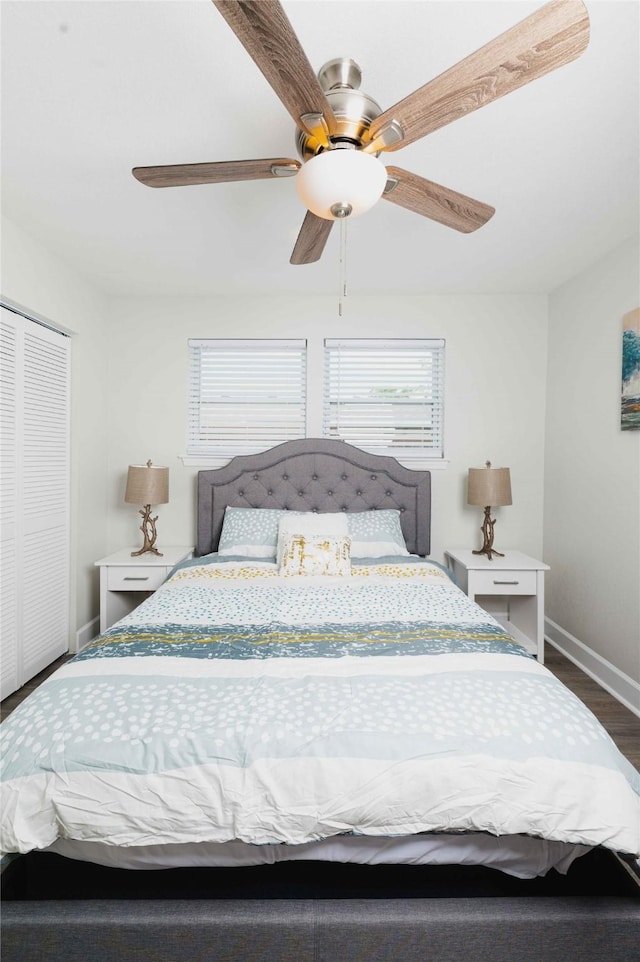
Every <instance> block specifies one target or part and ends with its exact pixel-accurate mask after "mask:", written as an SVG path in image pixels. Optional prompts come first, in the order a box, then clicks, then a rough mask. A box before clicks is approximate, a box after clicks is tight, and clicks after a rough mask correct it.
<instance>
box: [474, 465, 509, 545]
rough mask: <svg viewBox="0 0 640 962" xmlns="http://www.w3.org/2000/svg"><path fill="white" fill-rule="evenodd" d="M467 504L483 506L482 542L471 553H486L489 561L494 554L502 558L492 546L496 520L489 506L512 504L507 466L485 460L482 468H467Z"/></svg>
mask: <svg viewBox="0 0 640 962" xmlns="http://www.w3.org/2000/svg"><path fill="white" fill-rule="evenodd" d="M467 504H476V505H479V506H480V507H482V508H484V522H483V524H482V527H481V529H480V530H481V531H482V534H483V538H484V544H483V545H482V547H481V548H479V549H478V550H477V551H474V552H473V553H474V554H486V556H487V558H488V559H489V561H491V560H492V557H493V555H494V554H495V555H498V557H500V558H504V554H503V553H502V552H500V551H496V550H495V548H494V547H493V528H494V525H495V523H496V522H495V519H493V518H492V517H491V508H492V507H499V506H501V505H505V504H512V501H511V476H510V474H509V468H492V467H491V461H487V462H486V465H485V467H484V468H469V483H468V487H467Z"/></svg>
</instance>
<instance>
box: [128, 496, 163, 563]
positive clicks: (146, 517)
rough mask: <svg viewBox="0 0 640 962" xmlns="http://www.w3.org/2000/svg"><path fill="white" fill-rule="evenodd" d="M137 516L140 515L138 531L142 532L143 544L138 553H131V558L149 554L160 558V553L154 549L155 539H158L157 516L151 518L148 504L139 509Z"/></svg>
mask: <svg viewBox="0 0 640 962" xmlns="http://www.w3.org/2000/svg"><path fill="white" fill-rule="evenodd" d="M138 514H141V515H142V524H141V525H140V530H141V531H142V535H143V537H144V543H143V545H142V547H141V548H140V550H139V551H132V552H131V557H132V558H135V557H137V556H138V555H141V554H148V553H149V554H156V555H158V557H160V558H161V557H162V552H161V551H158V549H157V548H155V547H154V545H155V543H156V538H157V537H158V532H157V531H156V521H157V520H158V516H157V515H156V516H155V518H152V517H151V505H150V504H145V506H144V508H140V511H139V512H138Z"/></svg>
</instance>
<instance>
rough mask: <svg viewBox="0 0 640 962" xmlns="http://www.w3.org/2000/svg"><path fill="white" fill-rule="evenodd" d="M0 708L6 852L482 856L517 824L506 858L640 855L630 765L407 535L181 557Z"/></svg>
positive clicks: (505, 843)
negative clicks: (267, 555)
mask: <svg viewBox="0 0 640 962" xmlns="http://www.w3.org/2000/svg"><path fill="white" fill-rule="evenodd" d="M2 727H3V739H2V778H3V784H2V849H3V852H8V853H13V852H28V851H32V850H34V849H47V848H49V847H50V846H54V850H59V851H62V852H64V851H65V846H67V851H66V854H71V855H72V856H73V857H80V858H84V857H87V853H88V852H90V851H91V848H92V847H93V850H94V852H96V853H97V852H98V851H102V852H107V851H108V852H109V853H110V855H109V857H111V855H113V857H114V858H117V857H118V855H117V854H116V853H118V852H121V853H124V859H125V861H124V862H123V863H122V864H129V865H133V864H135V862H136V855H141V854H142V853H143V852H145V851H146V852H147V854H149V853H151V856H153V855H156V856H158V857H159V858H160V859H162V858H163V857H165V856H163V854H162V853H163V852H164V853H165V855H166V857H167V859H168V863H167V864H176V862H175V859H176V858H178V859H180V858H181V857H182V856H183V855H184V853H188V852H190V851H192V852H193V851H196V850H198V849H197V847H198V846H202V848H200V849H199V851H200V852H201V853H204V852H206V848H207V846H208V847H209V851H210V852H211V853H213V855H212V856H211V857H212V858H216V857H220V854H221V852H222V851H227V852H229V853H231V851H232V850H235V853H236V857H237V858H240V859H246V858H247V857H251V853H253V857H254V858H258V860H261V861H264V860H269V859H272V860H275V859H276V858H280V857H294V858H296V857H304V847H305V846H306V847H311V848H312V849H313V846H325V851H326V852H327V853H330V852H331V849H332V847H333V850H334V857H337V858H338V859H339V860H348V858H347V856H346V855H345V853H347V852H350V853H352V854H351V855H349V858H351V857H353V858H354V859H356V860H357V858H358V857H362V858H365V859H366V858H374V857H378V856H374V855H373V854H372V852H374V851H375V849H373V848H370V849H367V846H369V845H371V844H372V843H374V842H377V843H378V848H377V851H378V853H384V851H385V850H386V851H387V853H390V852H392V850H393V848H394V846H396V847H397V851H398V853H399V852H400V850H401V849H403V846H404V850H405V852H411V846H412V845H416V846H417V847H416V848H414V849H413V854H410V855H409V856H408V857H409V858H412V857H414V858H415V857H417V858H421V857H426V858H429V857H431V856H430V855H429V854H428V853H427V854H426V855H425V854H424V852H427V850H428V849H429V847H430V848H431V851H432V852H435V851H436V850H437V849H438V848H440V850H441V851H442V852H445V853H446V854H445V856H444V857H445V859H459V860H462V861H464V859H466V858H470V859H472V860H473V859H474V858H476V859H478V860H479V864H489V863H490V856H489V855H488V852H489V850H490V849H492V850H493V851H494V853H500V852H502V853H503V854H504V853H505V852H507V851H509V844H510V840H525V841H524V844H523V846H522V847H524V848H526V847H527V846H529V851H528V854H527V855H526V856H523V861H522V864H521V865H517V864H516V863H517V854H516V855H513V853H511V852H510V853H509V856H508V858H507V859H503V863H504V864H503V866H502V867H503V868H505V866H506V865H507V863H509V867H508V868H506V869H505V870H508V871H512V872H513V874H521V875H522V874H524V875H527V874H529V875H531V874H540V873H544V872H545V871H548V868H549V867H550V865H554V866H555V867H557V868H558V869H559V870H560V871H563V870H566V867H567V866H568V864H570V862H571V860H572V859H573V858H575V857H576V856H577V855H579V854H580V853H581V852H583V851H587V850H588V849H590V848H591V847H594V846H604V847H605V848H609V849H611V850H613V851H616V852H621V853H626V854H629V855H633V856H636V857H637V856H638V855H639V854H640V777H639V776H638V773H637V772H636V771H635V769H633V767H632V766H631V765H630V764H629V762H628V761H627V760H626V759H625V758H624V757H623V756H622V755H621V754H620V752H619V751H618V749H617V748H616V746H615V745H614V743H613V742H612V741H611V739H610V738H609V736H608V735H607V733H606V732H605V731H604V729H603V728H602V726H601V725H600V724H599V723H598V721H597V720H596V719H595V717H594V716H593V715H592V714H591V713H590V712H589V711H588V709H587V708H586V707H585V706H584V705H583V704H582V703H581V702H580V701H579V700H578V699H577V698H575V697H574V696H573V695H572V694H571V693H570V692H569V691H568V690H567V689H566V688H565V687H564V686H563V685H562V684H561V683H560V682H559V681H557V679H555V678H554V677H553V675H551V673H550V672H548V671H547V669H545V668H544V666H542V665H539V664H538V663H537V662H536V661H535V659H533V658H532V657H531V656H530V655H529V654H528V653H527V652H526V650H525V649H524V648H522V647H520V646H519V645H518V644H516V643H515V642H514V641H513V639H511V638H510V636H509V635H508V634H507V633H506V631H505V630H504V629H503V628H502V627H501V626H500V625H498V624H497V622H495V621H494V620H493V619H492V618H491V617H490V616H488V615H487V613H486V612H484V611H483V610H482V609H480V608H479V607H478V606H477V605H475V603H474V602H472V601H470V599H468V598H467V597H466V596H465V595H464V594H463V593H462V592H461V591H460V590H459V589H458V588H456V586H455V585H453V584H452V582H451V580H450V579H449V578H448V577H447V575H446V573H444V572H443V570H442V569H441V568H439V567H438V566H435V565H432V564H430V563H428V562H425V561H423V560H420V559H417V558H409V559H403V563H399V562H398V561H396V562H394V563H369V564H364V565H354V566H353V568H352V573H351V575H350V576H349V577H338V576H336V577H332V576H322V577H315V576H307V577H297V578H283V577H282V576H281V575H280V574H279V572H278V568H277V566H276V564H273V563H270V562H263V561H255V560H238V559H234V558H232V559H224V560H223V559H221V558H219V557H218V556H217V555H212V556H209V557H207V558H204V559H198V560H197V561H196V562H195V563H189V564H185V565H183V566H181V567H179V568H178V569H177V570H176V571H175V572H174V573H173V574H172V576H171V577H170V578H169V580H168V581H167V582H166V583H165V584H164V585H163V586H162V587H161V588H160V589H159V590H158V591H157V592H156V593H155V594H154V595H153V596H152V597H151V598H149V599H148V600H147V601H145V602H144V603H143V604H142V605H141V606H140V607H139V608H138V609H136V610H135V611H134V612H132V613H131V614H130V615H129V616H127V617H126V618H124V619H123V620H122V621H121V622H119V623H118V624H117V625H115V626H113V627H112V628H111V629H109V631H107V632H106V633H105V634H103V635H101V636H100V637H99V638H98V639H97V640H96V641H95V642H93V643H92V644H91V645H89V646H88V647H87V648H86V649H84V650H83V651H82V652H81V654H80V655H78V656H76V658H74V659H73V660H72V661H71V662H70V663H68V664H67V665H66V666H65V667H63V668H62V669H60V670H59V671H58V672H56V673H55V674H54V675H52V676H51V677H50V678H49V679H48V680H47V681H46V682H45V683H44V684H43V685H42V686H41V687H40V688H39V689H38V690H37V691H36V692H35V693H34V694H33V695H32V696H30V697H29V698H28V699H27V700H26V701H25V702H24V703H23V704H22V705H21V706H20V707H19V708H18V709H16V711H15V712H13V713H12V715H10V716H9V718H8V719H7V721H6V722H5V723H3V726H2ZM458 840H460V849H459V853H458V854H453V853H454V850H455V848H456V844H457V843H458ZM485 840H487V841H485ZM83 845H84V846H85V849H84V853H85V854H82V853H81V848H82V846H83ZM55 846H60V848H59V849H56V848H55ZM78 846H80V848H78ZM225 846H226V849H225V848H224V847H225ZM420 846H422V852H423V854H421V855H417V854H416V853H417V852H418V851H419V850H420ZM514 847H515V848H516V849H517V847H518V846H517V843H515V845H514ZM319 850H321V849H318V848H316V854H314V855H313V858H317V857H319V856H318V855H317V851H319ZM543 850H546V852H547V853H550V852H552V853H553V855H552V856H551V857H550V858H547V857H546V856H545V857H543V856H542V854H541V853H542V852H543ZM74 852H75V854H74ZM258 852H260V854H259V855H258V854H257V853H258ZM276 852H277V853H278V854H277V855H276V854H275V853H276ZM358 852H359V853H360V854H359V855H358V854H357V853H358ZM474 852H475V854H474ZM532 852H535V854H534V855H533V858H531V853H532ZM265 853H266V854H265ZM145 857H146V856H145ZM189 857H191V856H189ZM197 857H199V856H197ZM204 857H206V856H204ZM320 857H323V856H320ZM327 857H331V856H330V855H329V854H327ZM379 857H380V858H384V855H383V854H379ZM397 857H398V858H400V855H399V854H398V855H397ZM434 857H436V856H434ZM390 858H391V860H393V855H391V856H390ZM527 858H528V859H529V863H528V864H527ZM96 860H97V861H99V859H98V858H96ZM487 860H489V862H488V861H487ZM499 863H500V858H499V857H497V855H496V858H495V864H496V867H498V868H500V867H501V866H500V864H499ZM109 864H113V863H109ZM155 864H156V865H159V864H162V862H161V861H160V862H156V863H155ZM214 864H219V863H218V862H215V861H214ZM254 864H255V863H254ZM146 867H149V862H147V864H146Z"/></svg>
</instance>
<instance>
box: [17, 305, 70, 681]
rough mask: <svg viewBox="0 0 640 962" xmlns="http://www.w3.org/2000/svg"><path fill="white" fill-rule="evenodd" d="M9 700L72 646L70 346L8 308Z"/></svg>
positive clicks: (56, 333) (44, 328)
mask: <svg viewBox="0 0 640 962" xmlns="http://www.w3.org/2000/svg"><path fill="white" fill-rule="evenodd" d="M1 321H2V325H1V327H2V371H1V380H2V449H1V458H2V472H1V476H0V477H1V484H2V492H1V504H2V518H1V522H2V530H1V540H2V553H1V566H2V625H1V628H2V650H1V655H2V664H1V686H0V689H1V690H0V696H1V697H2V698H4V697H6V695H7V694H10V693H11V692H12V691H14V690H15V689H16V688H17V687H19V686H20V685H22V684H24V683H25V682H26V681H28V680H29V679H30V678H32V677H33V676H34V675H36V674H37V673H38V672H39V671H41V670H42V669H43V668H45V667H46V666H47V665H48V664H50V663H51V662H52V661H54V660H55V659H56V658H57V657H59V656H60V655H61V654H63V652H65V651H67V650H68V647H69V380H70V378H69V363H70V352H69V338H68V337H66V336H65V335H62V334H59V333H58V332H56V331H52V330H49V329H48V328H46V327H43V326H42V325H40V324H36V323H35V322H33V321H30V320H27V319H26V318H24V317H22V316H21V315H19V314H16V313H14V312H12V311H8V310H6V309H5V308H2V317H1Z"/></svg>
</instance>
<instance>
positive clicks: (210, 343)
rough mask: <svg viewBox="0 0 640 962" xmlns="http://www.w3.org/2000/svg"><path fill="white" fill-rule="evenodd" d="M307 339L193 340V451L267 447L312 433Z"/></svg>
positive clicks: (189, 442)
mask: <svg viewBox="0 0 640 962" xmlns="http://www.w3.org/2000/svg"><path fill="white" fill-rule="evenodd" d="M306 348H307V342H306V340H298V339H296V340H277V339H269V340H257V339H256V340H229V339H203V340H190V341H189V404H188V434H187V453H188V454H190V455H201V456H218V455H222V456H226V455H228V456H233V455H235V454H250V453H252V452H255V451H263V450H265V449H266V448H269V447H271V446H272V445H274V444H279V443H280V442H282V441H290V440H292V439H294V438H303V437H304V436H305V433H306Z"/></svg>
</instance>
